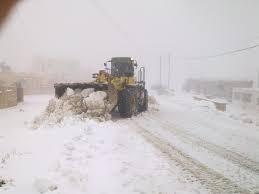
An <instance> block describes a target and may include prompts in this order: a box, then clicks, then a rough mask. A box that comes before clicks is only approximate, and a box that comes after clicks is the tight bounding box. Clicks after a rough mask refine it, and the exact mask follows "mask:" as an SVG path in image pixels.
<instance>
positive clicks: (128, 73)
mask: <svg viewBox="0 0 259 194" xmlns="http://www.w3.org/2000/svg"><path fill="white" fill-rule="evenodd" d="M110 62H111V75H112V76H114V77H133V76H134V66H137V62H136V61H135V60H133V59H132V58H130V57H114V58H112V59H111V61H110Z"/></svg>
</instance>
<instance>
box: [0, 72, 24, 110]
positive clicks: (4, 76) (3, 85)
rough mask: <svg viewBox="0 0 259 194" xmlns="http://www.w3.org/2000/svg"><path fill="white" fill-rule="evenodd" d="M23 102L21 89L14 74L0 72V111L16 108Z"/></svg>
mask: <svg viewBox="0 0 259 194" xmlns="http://www.w3.org/2000/svg"><path fill="white" fill-rule="evenodd" d="M22 101H23V89H22V88H21V84H20V83H19V82H18V80H17V77H16V76H15V74H13V73H11V72H0V109H1V108H8V107H12V106H16V105H17V104H18V102H22Z"/></svg>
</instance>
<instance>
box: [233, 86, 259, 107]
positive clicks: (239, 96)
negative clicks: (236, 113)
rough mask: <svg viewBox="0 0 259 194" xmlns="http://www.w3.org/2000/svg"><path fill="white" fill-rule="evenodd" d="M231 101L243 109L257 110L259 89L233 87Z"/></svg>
mask: <svg viewBox="0 0 259 194" xmlns="http://www.w3.org/2000/svg"><path fill="white" fill-rule="evenodd" d="M232 102H233V104H235V105H237V106H239V107H240V108H242V109H244V110H259V89H258V88H234V89H233V95H232Z"/></svg>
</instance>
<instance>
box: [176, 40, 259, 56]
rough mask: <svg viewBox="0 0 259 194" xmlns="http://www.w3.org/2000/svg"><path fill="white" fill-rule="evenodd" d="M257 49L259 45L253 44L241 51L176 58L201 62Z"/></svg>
mask: <svg viewBox="0 0 259 194" xmlns="http://www.w3.org/2000/svg"><path fill="white" fill-rule="evenodd" d="M257 47H259V44H255V45H253V46H249V47H245V48H241V49H236V50H231V51H226V52H223V53H219V54H215V55H208V56H199V57H178V58H180V59H183V60H203V59H211V58H216V57H221V56H226V55H232V54H236V53H240V52H244V51H247V50H252V49H255V48H257Z"/></svg>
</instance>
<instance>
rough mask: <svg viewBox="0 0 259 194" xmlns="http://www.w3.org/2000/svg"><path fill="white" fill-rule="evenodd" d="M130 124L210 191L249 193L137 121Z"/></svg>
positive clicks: (216, 193) (228, 193) (227, 193)
mask: <svg viewBox="0 0 259 194" xmlns="http://www.w3.org/2000/svg"><path fill="white" fill-rule="evenodd" d="M134 124H135V125H132V126H134V127H135V130H137V132H138V134H140V135H141V136H142V137H143V138H144V139H145V140H146V141H147V142H149V143H151V144H152V145H153V146H154V147H155V148H157V149H158V150H160V151H161V152H162V153H163V154H164V155H165V156H167V158H169V159H170V160H171V162H173V163H174V164H175V163H176V164H177V165H179V166H181V168H182V170H183V171H188V172H189V173H190V174H191V175H192V176H193V178H194V179H195V181H199V182H200V183H201V184H202V185H204V186H205V187H206V188H207V189H209V190H210V191H211V193H215V194H218V193H222V194H224V193H226V194H230V193H236V194H249V193H250V191H248V190H246V189H243V188H241V187H239V186H238V185H237V184H235V183H233V182H232V181H231V180H229V179H228V178H226V177H224V176H223V175H222V174H220V173H218V172H216V171H214V170H212V169H210V168H208V167H207V166H206V165H204V164H202V163H200V162H199V161H198V160H195V159H193V158H191V157H190V156H189V155H187V154H185V153H183V152H182V151H180V150H179V149H177V148H176V147H175V146H173V145H171V144H170V143H169V142H168V141H166V140H164V139H161V138H159V137H158V136H157V135H155V134H153V133H151V132H150V131H149V130H147V129H145V128H144V127H142V126H141V125H140V124H139V123H138V122H135V123H134Z"/></svg>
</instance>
